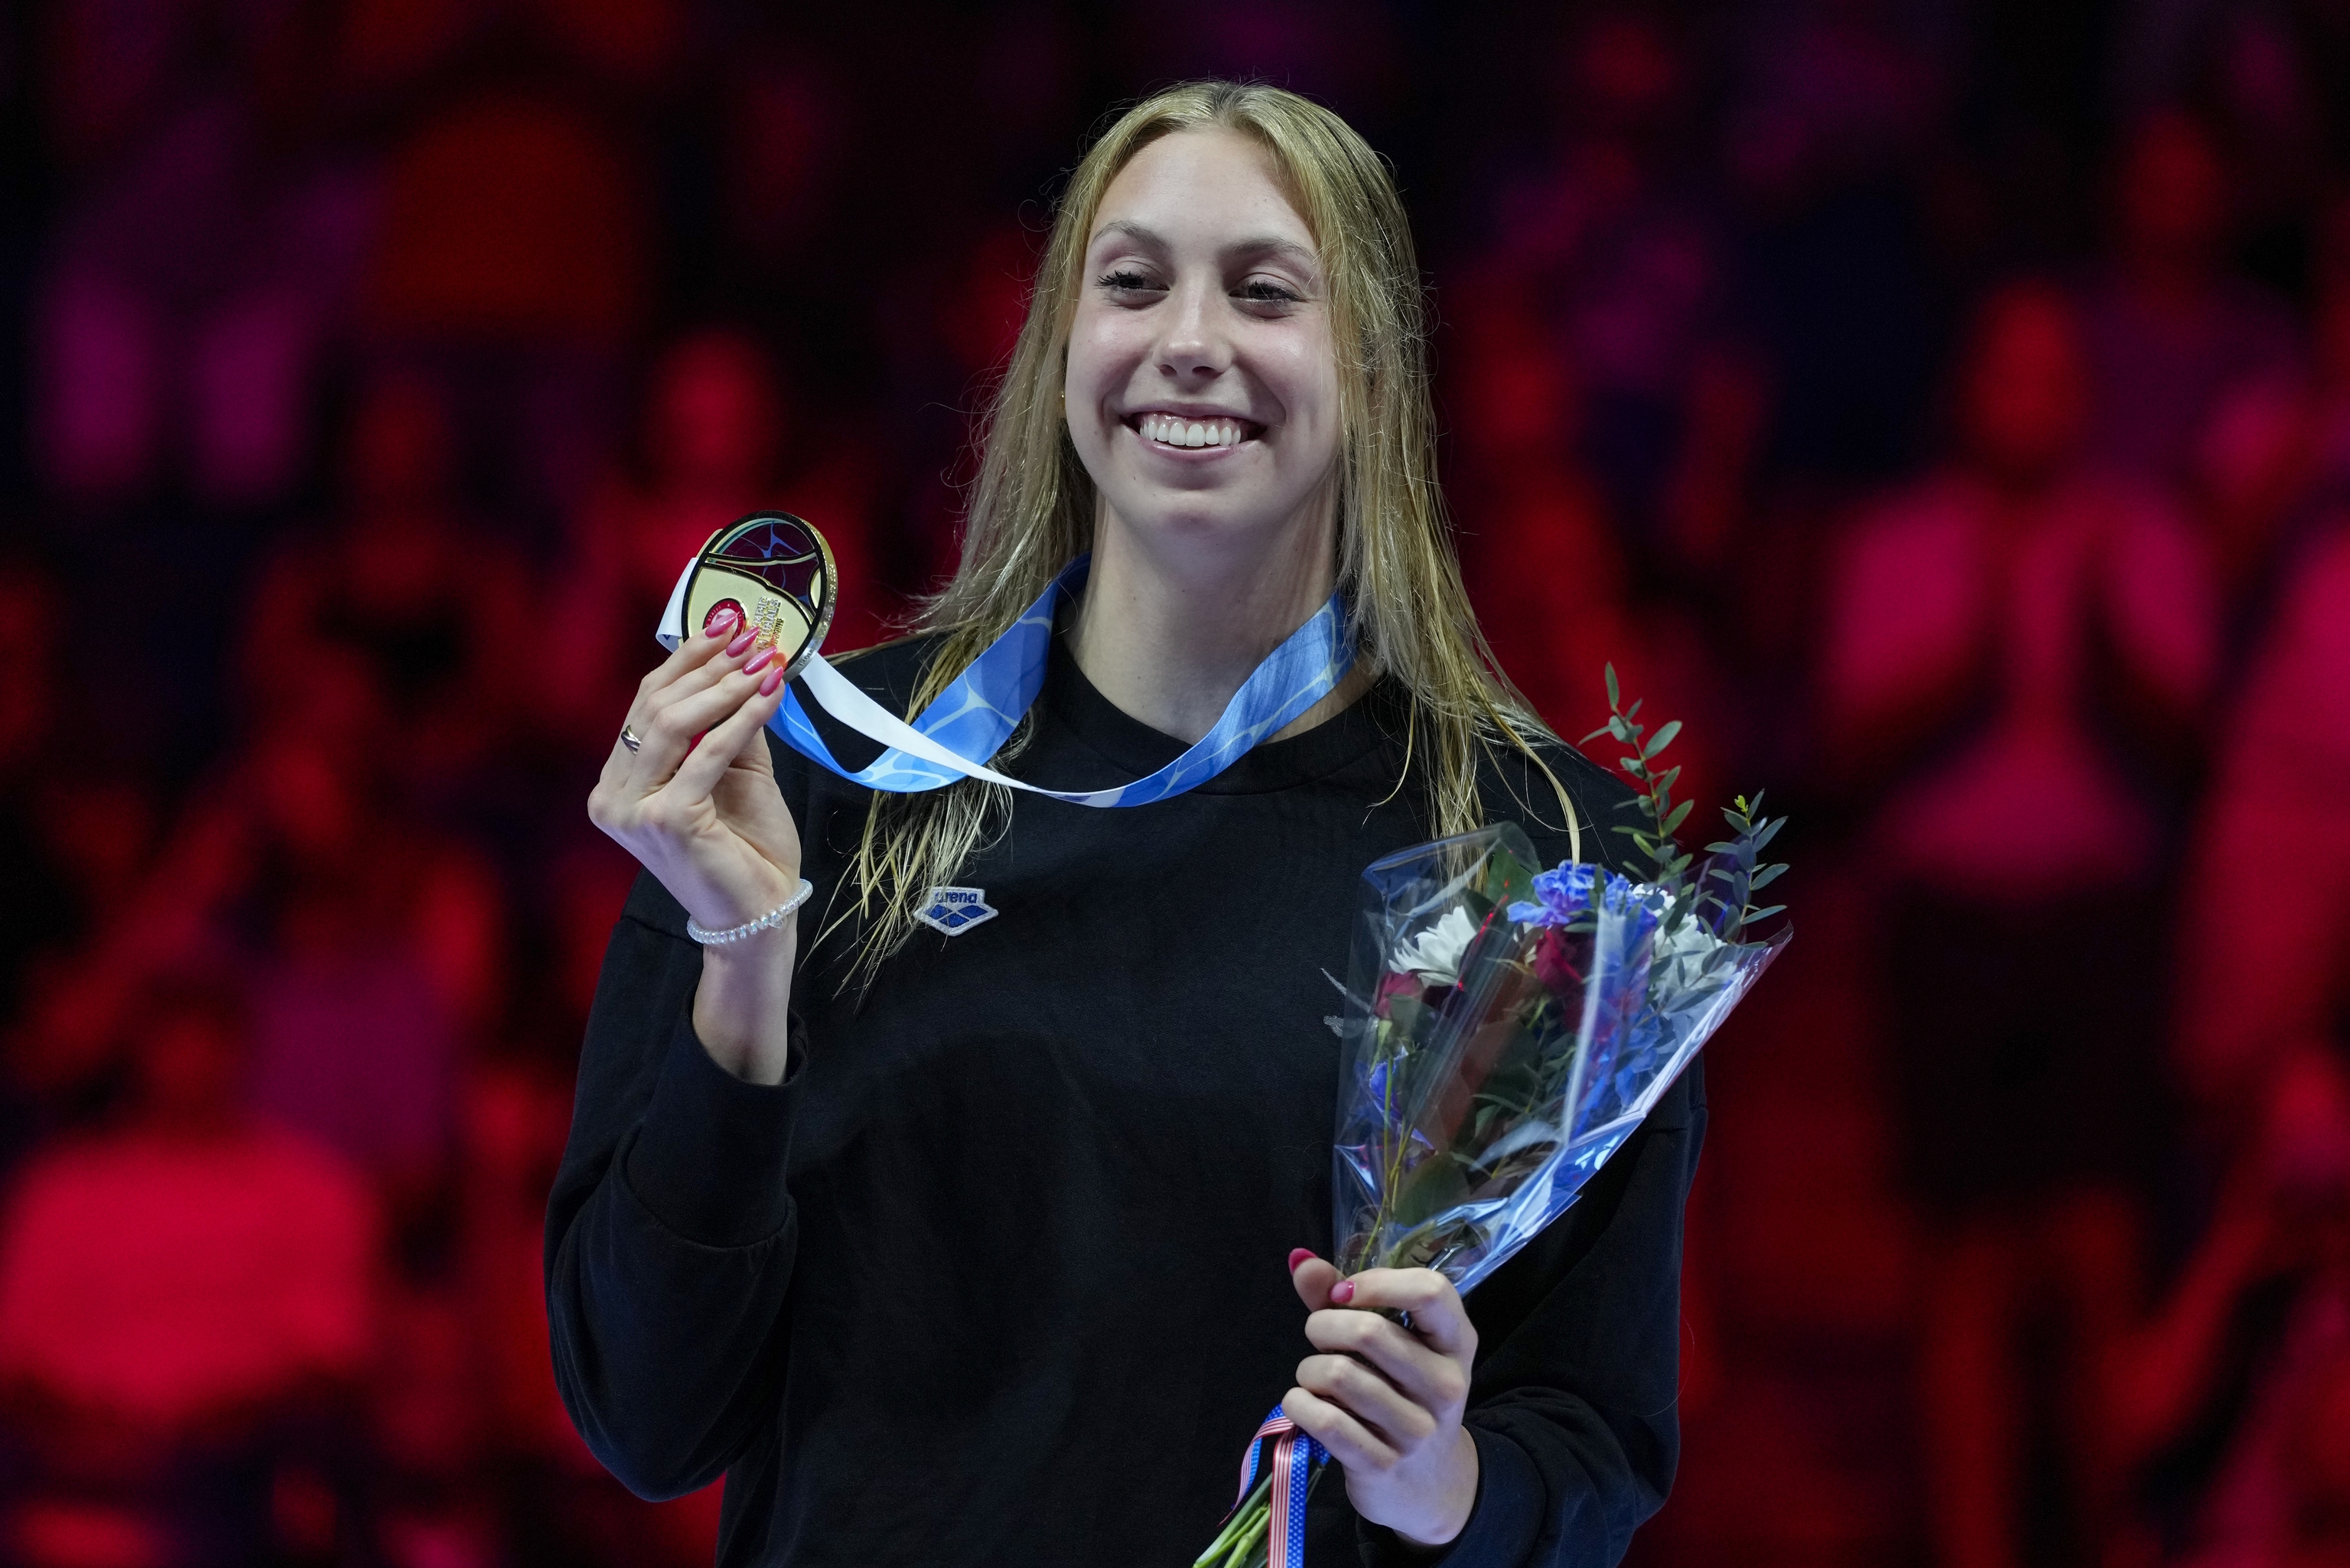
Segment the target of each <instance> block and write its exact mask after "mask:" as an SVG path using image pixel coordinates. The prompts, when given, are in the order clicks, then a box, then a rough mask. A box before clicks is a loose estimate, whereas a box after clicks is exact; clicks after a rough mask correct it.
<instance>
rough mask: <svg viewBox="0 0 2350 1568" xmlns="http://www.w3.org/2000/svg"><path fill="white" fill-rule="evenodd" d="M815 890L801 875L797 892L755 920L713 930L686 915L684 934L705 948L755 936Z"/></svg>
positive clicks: (780, 918) (778, 924)
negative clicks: (720, 929) (721, 929)
mask: <svg viewBox="0 0 2350 1568" xmlns="http://www.w3.org/2000/svg"><path fill="white" fill-rule="evenodd" d="M815 892H816V884H815V883H813V882H811V881H809V880H808V879H807V878H806V877H801V878H800V890H799V891H798V892H796V893H795V894H793V895H792V896H791V897H790V898H786V899H785V900H784V901H783V902H782V903H780V904H778V905H776V906H775V908H774V909H770V910H768V911H767V912H766V913H765V914H764V915H762V916H760V917H759V918H758V919H755V920H745V921H743V923H742V924H741V925H739V926H729V927H727V928H726V929H724V930H723V931H713V930H712V929H709V928H708V927H707V926H703V925H702V924H700V923H699V922H697V921H696V920H695V919H694V918H693V917H692V916H691V915H688V916H687V917H686V918H685V934H686V935H687V936H689V937H691V938H692V939H693V940H695V941H697V942H700V943H701V944H702V946H703V947H706V948H716V947H723V946H725V945H726V944H727V943H728V942H739V941H741V940H743V938H744V937H751V936H756V935H758V934H759V933H760V932H761V931H764V930H767V929H770V928H772V927H775V926H780V925H782V924H783V923H784V921H785V919H786V918H788V917H789V916H790V914H791V912H792V911H793V910H794V909H798V908H799V907H800V906H801V905H802V904H805V903H806V902H807V901H808V898H810V896H811V895H813V894H814V893H815Z"/></svg>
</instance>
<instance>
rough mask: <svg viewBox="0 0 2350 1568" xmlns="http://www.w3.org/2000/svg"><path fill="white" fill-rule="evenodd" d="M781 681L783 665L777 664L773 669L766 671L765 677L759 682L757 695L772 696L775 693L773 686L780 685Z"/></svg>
mask: <svg viewBox="0 0 2350 1568" xmlns="http://www.w3.org/2000/svg"><path fill="white" fill-rule="evenodd" d="M783 683H784V667H783V666H782V665H780V664H778V665H776V666H775V668H774V669H773V670H768V671H767V678H766V679H765V680H762V681H760V682H759V695H760V696H762V697H773V696H774V695H775V688H776V687H778V686H781V685H782V684H783Z"/></svg>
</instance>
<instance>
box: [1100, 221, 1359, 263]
mask: <svg viewBox="0 0 2350 1568" xmlns="http://www.w3.org/2000/svg"><path fill="white" fill-rule="evenodd" d="M1104 234H1124V235H1126V236H1127V237H1128V239H1132V240H1139V241H1140V242H1141V243H1142V244H1146V245H1151V246H1155V247H1156V248H1158V249H1159V250H1165V249H1166V248H1167V239H1166V236H1165V235H1163V234H1159V231H1158V230H1156V229H1153V228H1151V227H1149V225H1148V224H1144V223H1135V222H1133V221H1132V220H1130V219H1127V218H1113V219H1111V220H1110V221H1109V222H1108V223H1104V224H1103V225H1102V226H1101V227H1100V228H1098V229H1096V230H1095V231H1094V237H1093V238H1092V240H1090V241H1088V242H1087V249H1091V248H1092V247H1093V246H1094V245H1096V244H1100V243H1101V237H1102V236H1103V235H1104ZM1224 254H1226V255H1227V256H1243V255H1245V256H1263V255H1278V256H1284V257H1286V258H1288V259H1289V260H1291V261H1295V262H1301V263H1303V264H1305V265H1306V266H1308V267H1310V268H1312V269H1313V270H1314V271H1315V272H1317V273H1318V272H1320V271H1321V270H1322V258H1321V257H1320V256H1318V255H1316V254H1314V252H1313V250H1312V249H1311V248H1309V247H1307V246H1305V245H1301V244H1298V243H1297V242H1296V241H1295V240H1285V239H1283V238H1282V237H1281V236H1280V235H1278V234H1253V235H1251V236H1250V237H1249V238H1247V239H1243V240H1235V241H1233V242H1232V244H1228V245H1226V246H1225V247H1224Z"/></svg>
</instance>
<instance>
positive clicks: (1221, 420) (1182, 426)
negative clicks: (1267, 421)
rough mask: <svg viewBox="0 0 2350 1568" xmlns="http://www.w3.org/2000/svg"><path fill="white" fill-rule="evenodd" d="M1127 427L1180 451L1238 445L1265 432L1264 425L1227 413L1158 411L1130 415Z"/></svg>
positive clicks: (1151, 440) (1157, 442) (1159, 443)
mask: <svg viewBox="0 0 2350 1568" xmlns="http://www.w3.org/2000/svg"><path fill="white" fill-rule="evenodd" d="M1126 424H1127V428H1128V429H1129V430H1131V431H1134V432H1135V434H1137V435H1139V436H1140V437H1141V438H1142V439H1143V440H1144V441H1149V442H1151V443H1152V444H1154V445H1157V446H1163V447H1170V448H1173V449H1175V450H1177V451H1201V450H1206V449H1211V448H1216V447H1233V446H1238V445H1240V444H1241V443H1242V442H1243V441H1252V440H1253V439H1255V438H1256V437H1257V436H1259V435H1262V434H1263V431H1264V427H1263V425H1259V424H1254V423H1252V422H1251V421H1247V420H1243V419H1235V418H1233V417H1232V416H1231V415H1227V414H1184V413H1171V412H1162V411H1159V410H1150V411H1148V412H1144V413H1139V414H1130V415H1128V417H1127V421H1126Z"/></svg>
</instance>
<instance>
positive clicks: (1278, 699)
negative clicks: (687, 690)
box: [768, 556, 1355, 806]
mask: <svg viewBox="0 0 2350 1568" xmlns="http://www.w3.org/2000/svg"><path fill="white" fill-rule="evenodd" d="M1089 565H1090V557H1088V556H1079V557H1078V558H1077V559H1076V561H1074V562H1072V563H1071V564H1070V565H1069V566H1068V567H1067V568H1066V570H1065V571H1063V572H1062V573H1061V575H1060V576H1058V577H1056V578H1055V579H1054V580H1053V585H1052V586H1051V587H1048V588H1046V589H1045V591H1044V593H1042V594H1041V595H1039V596H1038V597H1037V599H1036V602H1035V604H1033V605H1030V606H1029V607H1028V608H1027V609H1026V610H1025V611H1024V612H1023V613H1022V614H1021V617H1020V618H1019V619H1018V620H1016V621H1014V623H1013V624H1012V628H1011V629H1010V630H1008V631H1006V632H1005V633H1004V634H1003V636H1002V637H999V638H997V639H995V640H994V641H993V642H992V643H990V644H989V645H988V646H987V648H986V649H985V650H984V651H983V652H982V653H981V654H980V656H979V657H978V658H977V659H973V660H972V662H971V666H970V668H969V669H967V670H964V671H963V672H962V674H960V675H958V676H956V677H955V678H954V680H952V681H951V682H950V683H949V684H948V686H947V688H946V690H945V691H941V692H940V693H939V694H938V696H937V697H936V698H934V699H933V700H932V701H931V703H930V705H929V706H928V707H926V708H924V709H923V710H922V711H921V712H920V713H919V714H917V715H916V716H915V718H914V721H913V722H912V723H908V722H906V721H905V720H903V719H900V718H899V717H898V715H896V714H895V713H892V712H890V711H889V710H888V709H886V708H884V707H882V706H881V705H880V704H879V702H876V701H873V699H872V698H870V697H868V696H867V695H866V694H865V693H864V692H863V691H861V690H859V689H858V687H857V686H856V685H855V684H853V683H852V682H851V681H850V680H848V678H847V676H844V675H842V674H841V673H840V671H838V670H835V669H834V668H833V667H832V666H831V665H829V664H827V663H826V662H825V661H824V659H823V658H822V657H821V656H817V657H815V658H811V659H809V660H808V661H807V663H806V665H805V666H803V667H802V669H801V670H800V675H799V680H798V684H799V685H800V686H802V687H805V688H806V691H807V695H808V696H809V697H811V698H813V699H814V700H815V701H816V705H817V706H818V707H821V708H822V709H824V710H825V711H827V712H828V713H830V714H831V715H832V716H833V717H834V718H836V719H837V720H839V721H840V722H842V723H844V724H846V725H847V726H848V727H849V728H850V729H852V730H855V731H857V732H859V733H861V734H864V735H868V736H869V737H871V738H872V739H874V740H876V741H879V742H881V743H882V744H883V745H884V746H886V747H887V748H889V749H888V750H886V751H884V752H883V753H881V755H880V756H879V757H877V758H875V759H874V761H873V762H872V763H870V764H868V766H865V767H862V768H848V767H845V766H843V765H842V764H841V763H840V762H839V761H837V759H836V758H835V757H834V756H833V754H832V749H831V748H830V747H828V746H827V745H826V744H825V742H824V738H823V737H822V736H821V735H819V734H817V733H816V725H815V723H814V722H812V721H811V720H810V719H809V717H808V713H807V710H806V708H804V707H802V706H801V705H800V700H799V693H798V691H792V692H790V693H788V694H787V695H786V696H785V699H784V705H783V707H782V708H780V709H778V710H777V711H776V713H775V717H774V718H773V719H771V720H769V721H768V727H769V728H770V729H772V730H774V731H775V733H776V734H778V735H780V736H782V737H783V738H784V740H785V742H787V743H789V744H790V746H791V747H792V749H793V750H795V751H796V752H798V753H800V754H801V755H803V756H805V757H806V758H807V759H808V760H810V761H811V762H814V763H817V764H819V765H820V766H823V767H826V768H828V769H830V770H831V771H832V772H834V773H836V774H839V775H840V776H841V777H842V778H845V779H847V780H849V781H850V782H851V783H853V784H863V785H865V786H866V787H867V788H868V789H878V790H888V791H890V792H892V793H895V794H911V793H913V792H916V791H919V790H929V789H939V788H941V787H942V786H944V785H947V784H952V783H954V782H955V781H956V780H957V779H959V778H974V779H983V780H985V781H986V782H987V783H989V784H1005V785H1008V786H1009V787H1011V788H1013V789H1016V790H1025V791H1027V792H1028V793H1029V794H1042V795H1049V796H1051V797H1052V798H1053V799H1055V800H1065V801H1067V802H1069V803H1070V804H1071V805H1096V806H1111V805H1149V804H1151V803H1152V802H1153V801H1160V800H1165V799H1167V798H1168V797H1169V796H1170V795H1178V794H1182V793H1183V792H1184V791H1186V790H1189V789H1192V788H1195V787H1197V786H1198V785H1200V784H1205V783H1206V782H1207V781H1208V780H1210V779H1211V778H1213V777H1215V776H1216V775H1217V774H1220V773H1222V772H1223V771H1224V770H1225V769H1226V768H1228V767H1230V766H1231V765H1232V763H1233V762H1234V761H1236V760H1237V759H1238V758H1239V757H1240V756H1241V754H1242V753H1244V752H1246V751H1247V750H1248V749H1249V748H1250V747H1252V746H1253V745H1255V744H1256V743H1257V742H1259V741H1262V740H1263V739H1264V737H1266V736H1267V735H1270V734H1273V733H1274V732H1277V731H1279V730H1280V729H1282V728H1283V727H1284V725H1286V724H1288V723H1289V722H1291V721H1292V720H1294V719H1295V718H1296V717H1297V716H1298V715H1299V714H1300V713H1303V712H1305V710H1307V709H1308V708H1311V707H1312V706H1314V704H1315V703H1316V702H1318V701H1321V700H1322V699H1323V698H1324V697H1326V696H1327V695H1328V694H1329V693H1330V691H1332V690H1333V689H1334V688H1336V686H1337V684H1338V682H1339V681H1340V680H1344V679H1345V678H1346V674H1347V670H1349V669H1350V668H1352V667H1353V665H1354V662H1355V650H1354V643H1353V639H1351V638H1350V637H1349V636H1348V635H1347V624H1346V607H1345V605H1344V604H1343V602H1342V601H1341V600H1340V599H1339V597H1338V596H1337V595H1336V594H1333V595H1331V596H1330V599H1329V602H1327V603H1326V604H1325V605H1324V606H1323V607H1321V608H1320V609H1319V610H1316V611H1315V613H1314V616H1313V617H1312V618H1310V619H1309V620H1307V621H1306V623H1305V625H1304V626H1301V627H1299V628H1297V629H1296V630H1295V631H1294V632H1292V633H1290V634H1289V637H1288V638H1287V639H1286V640H1284V642H1283V643H1282V645H1281V646H1280V647H1279V648H1276V649H1274V650H1273V652H1272V653H1270V654H1268V655H1267V656H1266V657H1265V659H1264V662H1263V663H1262V664H1260V665H1258V666H1257V667H1256V669H1255V670H1253V672H1251V674H1250V675H1249V678H1248V679H1247V680H1245V681H1243V682H1242V684H1241V689H1240V690H1239V691H1235V692H1234V693H1232V701H1231V702H1230V703H1229V704H1227V705H1226V706H1225V709H1224V711H1223V714H1222V717H1220V718H1219V719H1217V721H1216V724H1215V728H1213V729H1211V730H1210V731H1209V732H1207V733H1206V734H1205V735H1203V736H1201V738H1200V740H1199V742H1197V743H1195V744H1194V745H1192V746H1191V748H1190V749H1189V750H1188V751H1186V752H1185V753H1183V754H1182V755H1181V756H1180V757H1177V758H1176V759H1175V760H1174V761H1173V762H1171V763H1168V764H1167V765H1166V766H1165V767H1163V768H1160V769H1159V771H1158V772H1157V773H1155V774H1151V775H1150V776H1149V777H1148V778H1143V779H1137V780H1136V781H1135V782H1134V783H1132V784H1120V785H1118V786H1117V787H1116V788H1113V789H1097V790H1057V789H1045V788H1043V787H1042V786H1040V785H1037V784H1028V783H1026V782H1024V781H1023V780H1020V779H1015V778H1011V777H1008V776H1006V775H1005V774H1000V773H997V772H996V771H995V770H993V768H990V767H988V766H986V765H985V761H986V759H988V758H991V757H993V756H994V755H995V753H997V752H999V751H1001V750H1002V749H1003V743H1004V742H1007V741H1009V740H1010V739H1011V738H1012V732H1013V731H1014V729H1015V728H1017V727H1018V725H1019V723H1020V720H1021V716H1022V715H1024V713H1026V712H1027V711H1028V709H1029V707H1030V705H1031V704H1033V703H1034V702H1035V701H1036V694H1037V693H1038V692H1039V691H1042V690H1043V689H1044V685H1045V662H1046V659H1047V658H1048V656H1049V654H1050V651H1051V649H1052V642H1053V610H1054V607H1055V602H1056V601H1057V600H1058V599H1059V598H1060V597H1061V596H1062V595H1064V594H1075V593H1076V590H1077V589H1078V588H1079V587H1082V586H1083V585H1084V583H1085V580H1086V572H1087V566H1089Z"/></svg>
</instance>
